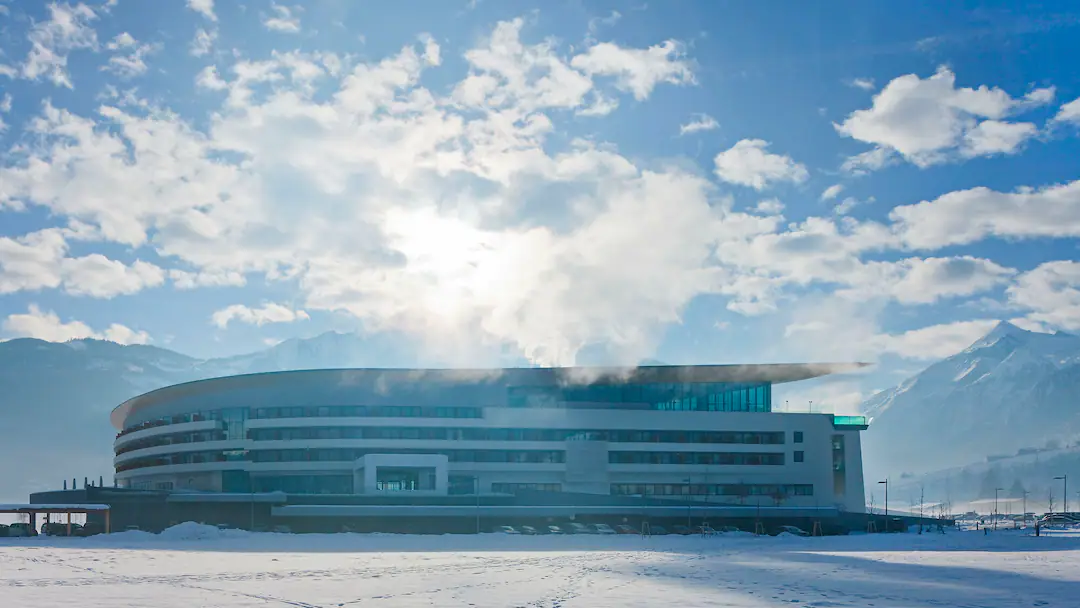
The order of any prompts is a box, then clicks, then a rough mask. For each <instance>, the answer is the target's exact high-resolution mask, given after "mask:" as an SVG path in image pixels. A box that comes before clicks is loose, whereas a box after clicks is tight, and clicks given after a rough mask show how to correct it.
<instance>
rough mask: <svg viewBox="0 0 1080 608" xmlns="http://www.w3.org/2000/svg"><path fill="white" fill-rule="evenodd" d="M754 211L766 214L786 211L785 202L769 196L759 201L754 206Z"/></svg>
mask: <svg viewBox="0 0 1080 608" xmlns="http://www.w3.org/2000/svg"><path fill="white" fill-rule="evenodd" d="M754 212H755V213H762V214H765V215H778V214H780V213H783V212H784V204H783V203H781V202H780V201H779V199H775V198H767V199H764V200H761V201H758V204H757V205H756V206H755V207H754Z"/></svg>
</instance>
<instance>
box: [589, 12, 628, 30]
mask: <svg viewBox="0 0 1080 608" xmlns="http://www.w3.org/2000/svg"><path fill="white" fill-rule="evenodd" d="M619 19H622V13H620V12H619V11H611V12H610V13H608V16H607V17H593V18H592V19H589V25H588V31H589V35H590V36H593V35H595V34H596V32H597V31H598V30H599V29H600V26H601V25H603V26H606V27H611V26H613V25H615V24H616V23H618V22H619Z"/></svg>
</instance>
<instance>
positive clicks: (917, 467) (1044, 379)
mask: <svg viewBox="0 0 1080 608" xmlns="http://www.w3.org/2000/svg"><path fill="white" fill-rule="evenodd" d="M863 411H864V412H865V413H866V414H867V415H869V416H871V417H873V421H872V424H871V425H870V430H869V431H867V433H866V435H865V437H864V443H863V453H864V459H865V461H866V469H867V470H868V471H872V472H874V473H875V474H876V473H880V474H899V473H901V472H908V473H912V472H914V473H918V472H926V471H932V470H937V469H943V468H946V467H950V466H957V465H964V464H968V463H971V462H976V461H983V460H985V459H986V458H987V457H994V456H998V455H1008V454H1015V453H1016V452H1017V451H1018V450H1020V449H1023V448H1034V447H1042V446H1044V445H1045V444H1046V443H1047V442H1048V441H1058V442H1064V443H1070V442H1072V441H1073V440H1074V439H1075V438H1076V437H1077V436H1078V435H1080V337H1077V336H1074V335H1071V334H1067V333H1062V332H1058V333H1053V334H1045V333H1037V332H1030V331H1025V330H1023V329H1020V328H1019V327H1016V326H1015V325H1012V324H1010V323H1007V322H1002V323H999V324H998V325H997V326H996V327H995V328H994V329H993V330H991V331H990V333H988V334H986V335H985V336H983V337H982V338H980V339H979V340H976V341H975V343H974V344H972V345H971V346H969V347H968V348H966V349H964V350H963V351H962V352H959V353H957V354H955V355H953V356H951V357H948V358H947V359H943V360H941V361H938V362H937V363H934V364H933V365H931V366H929V367H927V368H926V369H925V370H923V371H922V372H920V373H919V374H917V375H915V376H913V377H911V378H909V379H907V380H905V381H904V382H902V383H901V384H900V385H899V386H896V387H895V388H892V389H889V390H886V391H882V392H881V393H878V394H877V395H874V396H873V397H872V398H870V399H869V400H868V401H866V402H865V403H864V404H863Z"/></svg>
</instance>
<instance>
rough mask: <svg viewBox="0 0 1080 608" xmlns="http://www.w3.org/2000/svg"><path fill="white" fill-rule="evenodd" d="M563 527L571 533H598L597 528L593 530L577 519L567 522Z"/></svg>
mask: <svg viewBox="0 0 1080 608" xmlns="http://www.w3.org/2000/svg"><path fill="white" fill-rule="evenodd" d="M563 529H564V530H566V531H567V532H568V533H569V534H596V530H593V529H592V528H590V527H589V526H586V525H585V524H582V523H578V522H576V521H572V522H570V523H568V524H566V526H565V527H564V528H563Z"/></svg>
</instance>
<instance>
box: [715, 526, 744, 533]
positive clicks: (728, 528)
mask: <svg viewBox="0 0 1080 608" xmlns="http://www.w3.org/2000/svg"><path fill="white" fill-rule="evenodd" d="M717 531H718V532H742V530H740V529H739V528H737V527H735V526H720V528H719V530H717Z"/></svg>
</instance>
